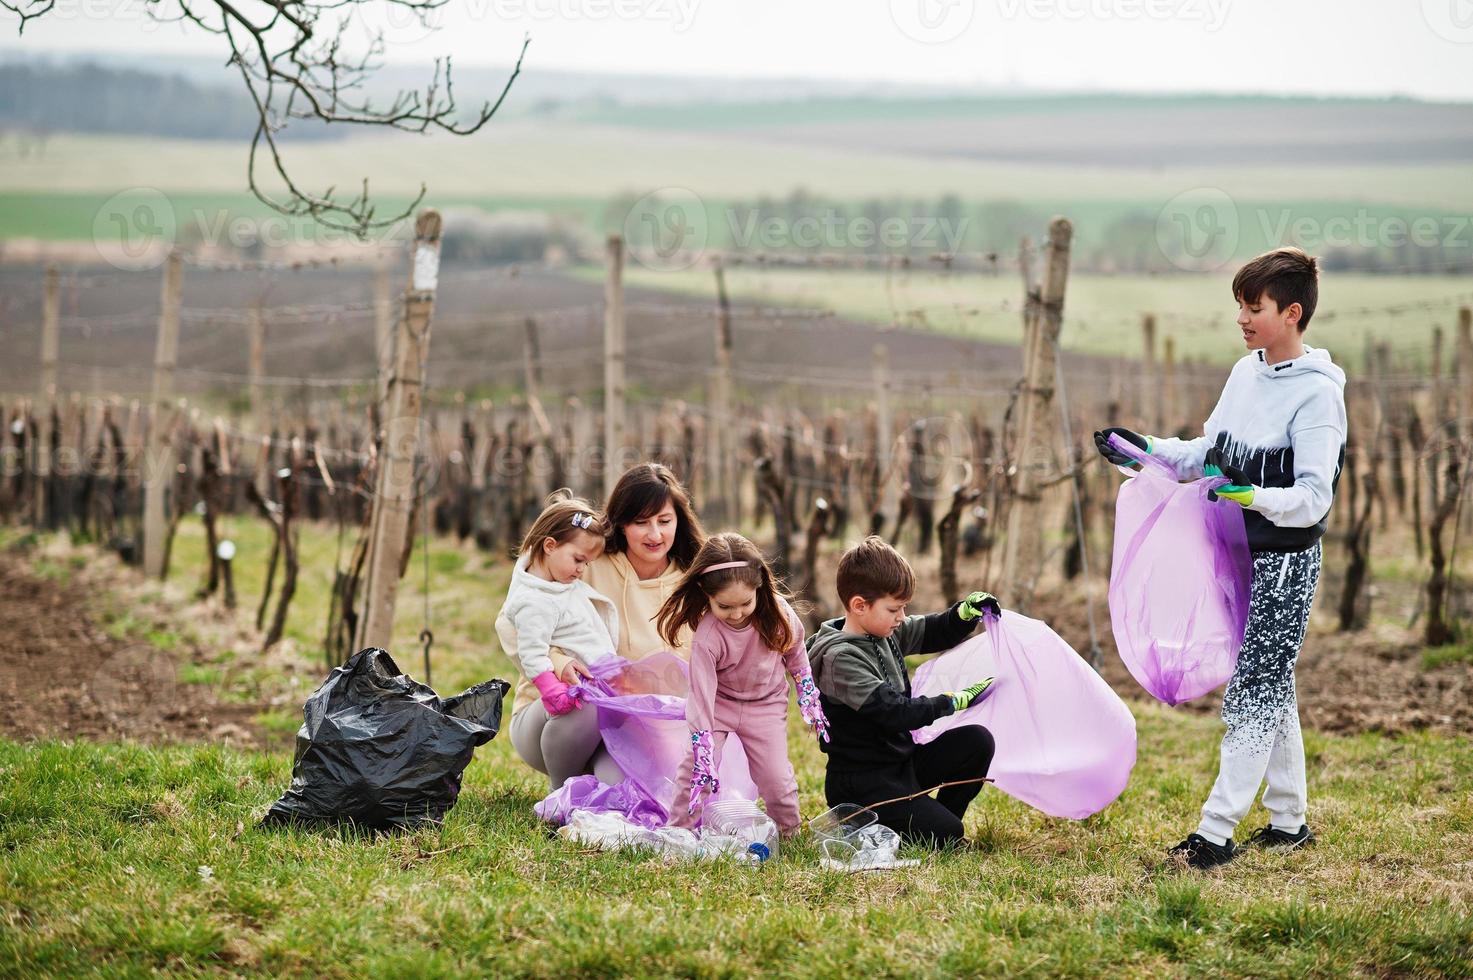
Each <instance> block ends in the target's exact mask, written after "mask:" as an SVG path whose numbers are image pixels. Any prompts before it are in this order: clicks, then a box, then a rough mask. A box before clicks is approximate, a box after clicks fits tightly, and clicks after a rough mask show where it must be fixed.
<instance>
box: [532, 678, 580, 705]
mask: <svg viewBox="0 0 1473 980" xmlns="http://www.w3.org/2000/svg"><path fill="white" fill-rule="evenodd" d="M532 683H533V685H535V686H536V688H537V690H539V691H541V692H542V706H543V707H544V708H546V709H547V713H548V714H549V715H565V714H567V713H568V712H569V711H572V710H573V709H574V708H576V707H578V702H577V701H576V700H574V698H573V696H572V695H571V694H569V693H568V685H566V684H564V683H563V682H562V681H560V680H558V679H557V675H556V674H554V673H553V672H552V671H550V670H544V671H543V672H542V673H540V674H538V675H537V676H536V677H534V678H532Z"/></svg>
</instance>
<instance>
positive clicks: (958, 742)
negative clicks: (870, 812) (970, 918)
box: [824, 725, 993, 847]
mask: <svg viewBox="0 0 1473 980" xmlns="http://www.w3.org/2000/svg"><path fill="white" fill-rule="evenodd" d="M992 752H993V741H992V733H991V732H989V731H988V730H987V729H985V728H983V727H982V726H981V725H961V726H959V727H957V728H953V729H952V730H951V731H949V732H944V733H943V734H942V735H941V736H940V737H939V738H937V739H936V740H935V741H934V742H928V743H926V744H925V745H917V746H916V750H915V754H914V755H913V756H911V758H910V759H909V760H907V761H905V762H902V763H900V764H899V765H896V766H890V767H877V768H874V769H862V770H849V771H844V770H840V771H835V770H833V769H830V770H829V771H828V773H827V774H826V776H825V777H824V795H825V796H826V797H827V798H828V801H829V806H838V805H839V804H840V803H857V804H859V805H860V806H868V805H870V804H871V803H878V802H879V801H880V800H889V799H894V798H895V797H897V796H908V795H910V794H911V793H916V792H919V791H920V790H922V789H926V788H928V787H931V786H936V785H939V784H941V783H947V782H951V781H953V780H957V779H976V778H979V777H982V776H985V775H987V770H988V767H990V766H991V765H992ZM980 792H982V783H980V782H977V783H967V784H966V785H963V786H948V787H946V788H945V789H943V790H939V791H938V792H937V793H936V796H935V797H934V798H933V797H930V796H918V797H916V798H915V799H913V800H906V801H905V802H903V803H887V804H885V805H884V806H882V807H877V808H876V809H875V813H876V814H878V815H879V818H880V823H882V824H884V825H885V826H886V827H889V828H890V829H891V830H894V831H896V832H897V833H899V834H900V836H901V838H902V839H904V840H905V842H906V843H908V844H922V845H925V846H927V847H944V846H946V845H949V844H959V843H961V842H962V841H963V840H964V839H965V834H964V833H963V831H962V816H963V814H965V813H966V812H967V806H968V805H969V804H970V803H971V802H972V800H974V799H976V797H977V794H978V793H980Z"/></svg>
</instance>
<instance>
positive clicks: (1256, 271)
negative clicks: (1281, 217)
mask: <svg viewBox="0 0 1473 980" xmlns="http://www.w3.org/2000/svg"><path fill="white" fill-rule="evenodd" d="M1265 293H1267V294H1268V297H1269V299H1271V300H1273V301H1274V302H1275V303H1277V304H1278V307H1279V309H1280V310H1284V309H1287V308H1288V307H1290V306H1292V305H1293V304H1295V303H1298V304H1299V308H1300V309H1301V310H1303V311H1304V312H1302V313H1301V314H1300V315H1299V332H1300V333H1303V332H1304V328H1305V327H1307V326H1309V318H1310V317H1312V316H1314V308H1315V304H1316V303H1318V302H1319V299H1320V269H1319V263H1318V261H1317V260H1316V259H1315V257H1314V256H1313V255H1308V254H1306V253H1305V252H1304V250H1303V249H1300V248H1295V247H1293V246H1292V245H1290V246H1286V247H1284V248H1276V249H1274V250H1273V251H1272V252H1264V253H1263V254H1262V255H1260V256H1259V257H1258V258H1256V259H1253V260H1252V261H1251V262H1249V263H1248V264H1247V265H1245V266H1243V268H1241V269H1239V270H1238V274H1237V275H1236V276H1233V299H1236V300H1239V301H1241V302H1244V303H1257V302H1258V301H1259V299H1261V298H1262V297H1263V295H1264V294H1265Z"/></svg>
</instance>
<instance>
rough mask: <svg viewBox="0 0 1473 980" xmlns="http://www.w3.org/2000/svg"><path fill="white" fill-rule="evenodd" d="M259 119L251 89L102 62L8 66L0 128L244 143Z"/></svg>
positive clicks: (308, 131) (302, 129)
mask: <svg viewBox="0 0 1473 980" xmlns="http://www.w3.org/2000/svg"><path fill="white" fill-rule="evenodd" d="M257 122H258V117H257V114H256V110H255V108H254V107H253V106H252V105H251V103H250V100H249V99H248V98H246V96H245V94H244V93H241V92H239V91H236V90H233V89H229V88H214V87H206V86H202V85H196V84H195V83H193V82H191V81H189V80H188V79H185V78H183V77H181V76H178V75H164V74H155V73H152V72H147V71H137V70H133V69H118V68H105V67H102V66H100V65H94V64H76V65H45V64H0V130H8V131H12V132H27V133H31V134H42V135H44V134H47V133H57V132H69V133H118V134H123V135H130V136H173V137H181V138H187V139H220V140H236V141H243V140H248V139H250V137H251V133H253V132H254V131H255V128H256V125H257ZM288 132H289V134H290V136H292V137H295V138H298V139H304V138H305V139H322V138H324V137H331V136H336V135H338V133H337V132H335V131H330V130H328V129H326V127H324V126H322V125H321V124H320V123H319V124H314V123H312V122H310V121H307V120H293V121H292V124H291V128H290V130H289V131H288Z"/></svg>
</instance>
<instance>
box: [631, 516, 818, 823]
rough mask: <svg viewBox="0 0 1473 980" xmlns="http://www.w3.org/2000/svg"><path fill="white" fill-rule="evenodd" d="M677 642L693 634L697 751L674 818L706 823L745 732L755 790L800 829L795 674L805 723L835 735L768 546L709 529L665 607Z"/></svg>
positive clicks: (667, 631)
mask: <svg viewBox="0 0 1473 980" xmlns="http://www.w3.org/2000/svg"><path fill="white" fill-rule="evenodd" d="M657 622H658V624H659V628H660V633H661V635H662V636H664V637H665V639H666V640H667V641H668V642H670V643H671V644H672V645H673V644H674V643H675V638H676V637H678V636H679V635H680V633H681V631H682V630H684V629H694V630H695V633H694V635H693V636H692V637H691V640H690V698H689V699H688V700H687V701H686V709H685V717H686V721H687V722H688V723H689V725H690V732H691V754H690V756H688V757H687V758H686V759H685V761H684V762H682V763H681V766H680V771H679V773H678V774H677V776H676V783H675V800H674V804H673V813H674V816H673V818H672V823H674V824H675V825H677V826H683V827H693V826H695V825H696V824H697V823H699V819H698V812H699V810H700V808H701V806H702V797H703V796H705V797H706V798H708V799H710V798H714V797H715V795H716V794H717V793H718V792H719V791H720V783H719V782H718V780H717V778H716V771H717V768H718V766H719V764H720V759H721V751H722V747H723V746H724V745H725V744H726V737H727V736H728V735H730V734H732V733H735V734H736V735H737V736H738V737H739V738H740V739H741V740H742V747H743V748H744V749H745V750H746V753H747V764H748V767H749V768H750V769H751V773H752V781H753V782H754V783H756V784H757V792H758V794H759V795H760V796H761V797H762V801H763V802H764V803H766V804H767V815H768V816H769V817H771V818H772V820H773V822H774V823H776V824H777V826H778V830H779V831H781V832H782V834H783V836H785V837H786V836H792V835H793V834H796V833H797V832H798V829H799V817H798V783H797V780H796V779H794V777H793V766H792V764H791V763H790V762H789V761H788V742H787V719H788V683H787V678H788V677H789V676H791V677H792V678H793V683H794V684H795V685H796V686H797V688H798V708H799V710H800V711H801V712H802V715H803V721H804V723H805V724H808V725H811V726H813V729H814V730H815V731H816V732H817V733H818V734H819V736H820V737H821V738H824V739H827V738H828V722H827V721H826V720H825V718H824V716H823V709H822V708H820V707H819V704H818V691H817V690H816V689H815V688H814V686H813V676H812V674H810V673H809V668H808V655H807V652H806V651H805V650H804V648H803V624H802V623H801V622H799V620H798V616H797V614H796V613H794V612H793V607H792V606H791V605H789V603H788V600H787V597H786V596H785V595H784V594H783V592H782V590H781V588H780V587H779V585H778V583H777V581H776V580H775V579H774V578H773V574H772V569H771V568H769V567H768V566H767V562H766V560H764V559H763V557H762V552H760V551H758V550H757V547H756V545H754V544H752V542H750V541H748V540H747V539H746V538H744V537H742V536H741V535H740V534H732V533H729V532H728V533H723V534H716V535H713V536H711V537H710V538H708V539H707V540H706V543H705V545H703V546H702V547H701V550H700V552H699V553H697V555H696V557H695V560H694V561H693V562H692V563H691V566H690V568H689V569H688V570H687V571H686V573H685V576H684V577H683V578H682V579H681V582H680V584H679V585H678V586H676V589H675V591H674V592H673V593H672V594H671V596H670V598H669V599H668V600H666V602H665V604H664V606H663V607H661V609H660V613H659V616H658V617H657Z"/></svg>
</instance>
